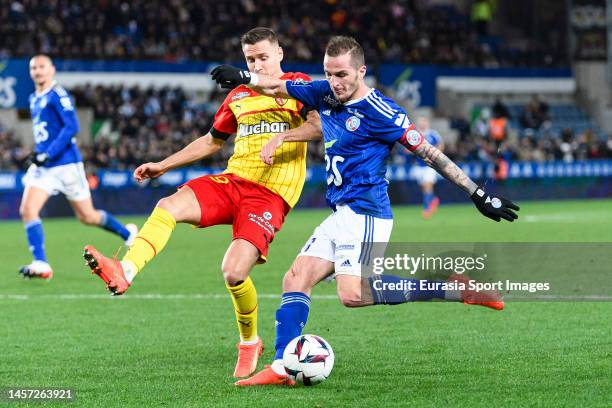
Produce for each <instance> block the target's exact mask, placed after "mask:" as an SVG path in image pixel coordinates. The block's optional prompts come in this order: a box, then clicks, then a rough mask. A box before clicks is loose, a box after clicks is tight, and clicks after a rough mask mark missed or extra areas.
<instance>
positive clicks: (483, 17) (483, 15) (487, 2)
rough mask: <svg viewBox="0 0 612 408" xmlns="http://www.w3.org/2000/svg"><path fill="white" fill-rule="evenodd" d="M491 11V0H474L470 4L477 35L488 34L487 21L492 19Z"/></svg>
mask: <svg viewBox="0 0 612 408" xmlns="http://www.w3.org/2000/svg"><path fill="white" fill-rule="evenodd" d="M493 11H494V10H493V4H492V1H491V0H475V1H474V3H473V4H472V12H471V18H472V23H473V24H474V26H475V27H476V32H477V33H478V35H480V36H487V35H489V23H490V22H491V20H493Z"/></svg>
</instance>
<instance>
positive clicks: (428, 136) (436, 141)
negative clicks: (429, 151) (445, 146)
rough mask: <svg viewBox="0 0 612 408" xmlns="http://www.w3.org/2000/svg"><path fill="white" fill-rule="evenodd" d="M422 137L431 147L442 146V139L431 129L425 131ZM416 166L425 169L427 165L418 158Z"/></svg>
mask: <svg viewBox="0 0 612 408" xmlns="http://www.w3.org/2000/svg"><path fill="white" fill-rule="evenodd" d="M422 135H423V137H424V138H425V140H427V142H429V144H430V145H432V146H436V147H438V146H440V144H442V137H441V136H440V134H439V133H438V132H436V131H435V130H433V129H427V130H426V131H425V132H423V133H422ZM416 164H417V165H418V166H421V167H427V164H426V163H425V162H424V161H423V160H421V158H419V157H417V158H416Z"/></svg>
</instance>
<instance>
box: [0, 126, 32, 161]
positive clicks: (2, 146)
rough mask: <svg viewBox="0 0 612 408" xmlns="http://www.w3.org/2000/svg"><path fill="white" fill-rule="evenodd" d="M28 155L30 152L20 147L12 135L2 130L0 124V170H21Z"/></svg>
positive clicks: (19, 143)
mask: <svg viewBox="0 0 612 408" xmlns="http://www.w3.org/2000/svg"><path fill="white" fill-rule="evenodd" d="M29 153H30V151H29V150H28V149H25V148H24V147H23V146H22V144H21V141H20V140H19V139H17V138H16V137H15V135H14V133H13V132H12V131H8V130H6V129H4V127H3V126H2V124H0V169H4V170H18V169H22V168H23V167H24V165H25V160H26V159H27V157H28V154H29Z"/></svg>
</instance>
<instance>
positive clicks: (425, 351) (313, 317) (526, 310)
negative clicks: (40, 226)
mask: <svg viewBox="0 0 612 408" xmlns="http://www.w3.org/2000/svg"><path fill="white" fill-rule="evenodd" d="M522 207H523V209H522V210H521V212H520V214H521V219H519V221H518V222H516V223H514V224H509V223H501V224H497V223H494V222H490V221H489V220H487V219H485V218H484V217H481V216H480V215H479V214H478V213H477V211H476V210H475V209H474V208H473V207H471V206H468V205H465V206H463V205H456V206H442V207H441V208H440V209H439V212H438V214H436V215H435V216H434V217H433V218H432V219H430V220H428V221H424V220H423V219H422V218H421V217H420V208H417V207H398V208H395V210H394V211H395V226H394V231H393V236H392V240H393V241H431V242H436V241H441V242H448V241H512V242H532V241H533V242H536V241H540V242H585V241H587V242H609V241H611V235H610V232H611V231H612V216H611V214H612V213H611V212H610V209H611V208H612V201H609V200H597V201H564V202H546V203H545V202H525V203H522ZM327 214H328V211H325V210H296V211H295V212H294V213H292V214H291V215H290V216H289V217H288V220H287V222H286V224H285V226H284V228H283V231H281V232H280V233H279V234H278V235H277V237H276V239H275V242H274V243H273V244H272V248H271V251H270V254H269V262H268V264H266V265H263V266H258V267H256V268H255V270H254V271H253V273H252V276H253V279H254V281H255V284H256V286H257V290H258V293H259V294H260V295H261V296H260V314H259V327H260V334H261V336H262V337H263V339H264V342H265V344H266V350H265V351H264V355H263V358H262V359H261V361H260V368H261V367H262V366H263V363H269V362H270V360H271V357H272V356H273V349H274V343H273V339H274V311H275V310H276V308H277V306H278V304H279V294H280V281H281V277H282V275H283V274H284V272H285V270H286V269H287V267H288V266H289V265H290V263H291V261H292V260H293V258H294V256H295V255H296V252H297V251H298V250H299V248H301V246H302V244H303V243H304V242H305V240H306V239H307V238H308V236H309V235H310V233H311V232H312V230H313V229H314V227H315V226H316V225H317V224H318V223H319V222H321V221H322V220H323V219H324V217H325V216H326V215H327ZM122 219H123V220H124V221H128V220H129V221H134V222H137V223H138V224H142V222H143V220H144V218H127V217H123V218H122ZM44 227H45V233H46V236H47V250H48V254H49V258H50V262H51V264H52V265H53V267H54V270H55V277H54V278H53V280H52V281H51V282H49V283H46V282H40V281H26V280H22V279H20V278H19V277H18V275H17V273H16V271H17V267H18V266H19V265H21V264H23V263H26V262H28V261H29V253H28V250H27V245H26V241H25V237H24V233H23V226H22V225H21V223H19V222H2V223H0V248H1V252H0V253H1V254H2V256H1V258H2V262H1V263H0V272H1V274H0V275H1V277H2V278H1V280H0V356H1V357H0V387H2V386H4V387H8V386H11V387H12V386H14V387H70V388H73V389H74V390H75V391H76V402H75V405H77V406H99V407H111V406H117V407H129V406H135V407H143V406H147V407H148V406H160V405H161V406H163V405H165V406H244V407H255V406H262V407H263V406H267V407H269V406H299V407H331V406H418V407H420V406H437V407H440V406H469V407H476V406H482V407H497V406H511V407H522V406H551V407H559V406H582V407H597V406H601V407H604V406H612V336H611V334H612V329H611V328H612V303H610V302H509V303H507V305H506V310H504V311H502V312H496V311H492V310H489V309H485V308H482V307H477V306H466V305H463V304H458V303H440V302H436V303H434V302H431V303H418V304H407V305H400V306H394V307H390V306H383V307H369V308H362V309H347V308H344V307H343V306H341V305H340V303H339V302H338V300H337V299H335V298H334V296H333V295H334V294H335V285H334V284H333V283H332V284H328V283H323V284H321V285H320V286H318V287H317V288H316V289H315V292H314V295H315V298H314V300H313V304H312V308H311V314H310V320H309V322H308V326H307V328H306V332H310V333H315V334H319V335H321V336H323V337H324V338H326V339H327V340H328V341H329V342H330V343H331V344H332V346H333V348H334V351H335V353H336V366H335V368H334V371H333V372H332V375H331V377H330V378H329V379H328V380H327V381H326V382H325V383H323V384H321V385H319V386H317V387H314V388H307V387H296V388H292V389H288V388H273V387H272V388H271V387H266V388H251V389H243V388H236V387H234V386H233V385H232V383H233V378H232V377H231V374H232V371H233V366H234V363H235V358H236V348H235V343H236V340H237V330H236V327H235V322H234V316H233V313H232V307H231V302H230V299H229V297H228V295H227V293H226V291H225V287H224V285H223V280H222V277H221V273H220V263H221V259H222V257H223V253H224V251H225V248H226V246H227V245H228V244H229V242H230V239H231V237H230V229H229V227H226V226H220V227H214V228H211V229H208V230H196V229H193V228H191V227H188V226H185V225H181V226H179V227H178V228H177V230H176V231H175V233H174V235H173V237H172V240H171V241H170V243H169V244H168V246H167V247H166V249H165V250H164V252H163V253H162V254H160V255H159V256H158V257H157V258H156V259H155V260H154V261H153V262H152V263H151V264H150V265H149V266H148V267H147V268H146V269H145V270H144V271H143V272H142V273H141V274H140V275H139V276H138V277H137V278H136V281H135V284H134V285H133V286H132V288H131V289H130V290H129V291H128V293H127V295H126V296H123V297H119V298H111V297H110V296H109V295H107V293H106V291H105V289H104V287H103V283H102V281H100V280H99V279H98V278H96V277H94V276H92V275H91V274H90V273H89V271H88V269H87V268H86V267H85V266H84V263H83V260H82V258H81V252H82V248H83V246H84V244H86V243H94V244H96V245H98V246H99V248H101V249H102V250H103V251H106V252H107V253H113V252H114V250H115V249H116V248H117V247H118V246H119V244H120V242H119V240H117V239H116V238H115V237H112V236H111V235H109V234H107V233H105V232H104V231H101V230H99V229H96V228H88V227H84V226H81V225H79V224H78V223H77V221H76V220H74V219H56V220H46V221H45V222H44Z"/></svg>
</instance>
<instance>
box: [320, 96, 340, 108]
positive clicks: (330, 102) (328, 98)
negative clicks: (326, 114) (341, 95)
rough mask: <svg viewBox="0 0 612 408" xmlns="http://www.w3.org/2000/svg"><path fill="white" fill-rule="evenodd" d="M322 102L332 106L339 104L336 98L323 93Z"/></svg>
mask: <svg viewBox="0 0 612 408" xmlns="http://www.w3.org/2000/svg"><path fill="white" fill-rule="evenodd" d="M323 102H325V103H326V104H328V105H331V107H332V108H335V107H336V106H338V105H340V102H338V100H337V99H336V98H334V97H333V96H332V95H331V94H327V95H325V96H324V97H323Z"/></svg>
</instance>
